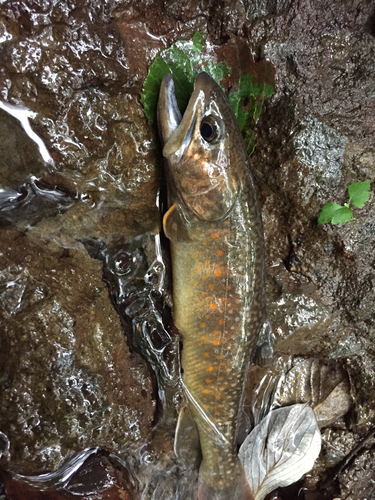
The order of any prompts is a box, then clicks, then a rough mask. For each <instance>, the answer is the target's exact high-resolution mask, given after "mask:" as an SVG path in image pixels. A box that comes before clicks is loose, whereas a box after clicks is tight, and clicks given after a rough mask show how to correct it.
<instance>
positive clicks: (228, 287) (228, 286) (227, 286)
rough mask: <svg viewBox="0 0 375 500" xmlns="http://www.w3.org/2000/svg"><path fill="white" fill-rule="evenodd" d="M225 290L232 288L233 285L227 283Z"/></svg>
mask: <svg viewBox="0 0 375 500" xmlns="http://www.w3.org/2000/svg"><path fill="white" fill-rule="evenodd" d="M224 290H232V287H231V286H230V285H225V287H224Z"/></svg>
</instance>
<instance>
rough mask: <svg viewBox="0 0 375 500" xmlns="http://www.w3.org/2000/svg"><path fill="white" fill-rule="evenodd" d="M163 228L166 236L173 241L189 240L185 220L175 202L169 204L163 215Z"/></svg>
mask: <svg viewBox="0 0 375 500" xmlns="http://www.w3.org/2000/svg"><path fill="white" fill-rule="evenodd" d="M163 230H164V233H165V235H166V237H167V238H168V239H170V240H171V241H173V242H177V241H189V240H190V236H189V232H188V230H187V227H186V221H185V220H184V218H183V217H182V216H181V215H180V213H179V210H178V208H177V204H176V203H175V204H174V205H172V206H171V208H170V209H169V210H168V212H167V213H166V214H165V215H164V217H163Z"/></svg>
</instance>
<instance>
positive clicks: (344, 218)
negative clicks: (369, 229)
mask: <svg viewBox="0 0 375 500" xmlns="http://www.w3.org/2000/svg"><path fill="white" fill-rule="evenodd" d="M350 220H354V217H353V212H352V211H351V210H350V208H348V207H340V209H339V210H336V211H335V213H334V214H333V216H332V220H331V223H332V224H345V222H349V221H350Z"/></svg>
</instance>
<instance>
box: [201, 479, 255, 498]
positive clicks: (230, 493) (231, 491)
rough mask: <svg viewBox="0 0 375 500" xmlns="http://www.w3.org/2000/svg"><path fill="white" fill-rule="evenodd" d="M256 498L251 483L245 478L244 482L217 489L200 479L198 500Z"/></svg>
mask: <svg viewBox="0 0 375 500" xmlns="http://www.w3.org/2000/svg"><path fill="white" fill-rule="evenodd" d="M228 499H230V500H255V497H254V495H253V493H252V491H251V490H250V487H249V484H248V482H247V481H246V479H244V481H243V482H242V484H236V485H232V486H231V487H227V488H221V489H216V488H214V487H213V486H209V485H208V484H206V483H204V482H203V481H199V486H198V500H228Z"/></svg>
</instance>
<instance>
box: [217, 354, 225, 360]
mask: <svg viewBox="0 0 375 500" xmlns="http://www.w3.org/2000/svg"><path fill="white" fill-rule="evenodd" d="M216 359H224V356H223V355H222V354H216Z"/></svg>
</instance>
